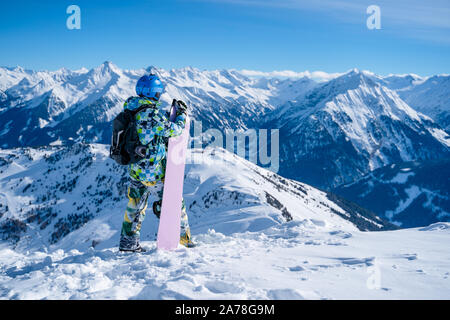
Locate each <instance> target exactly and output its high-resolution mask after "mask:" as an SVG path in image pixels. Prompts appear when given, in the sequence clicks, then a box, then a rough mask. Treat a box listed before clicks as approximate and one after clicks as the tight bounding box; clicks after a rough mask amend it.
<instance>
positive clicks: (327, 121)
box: [264, 69, 450, 188]
mask: <svg viewBox="0 0 450 320" xmlns="http://www.w3.org/2000/svg"><path fill="white" fill-rule="evenodd" d="M267 118H268V120H267V122H266V123H265V125H264V126H265V127H267V128H270V127H272V128H280V141H281V143H280V159H281V162H280V172H279V173H280V174H281V175H283V176H286V177H289V178H293V179H295V180H298V181H305V182H307V183H310V184H312V185H315V186H320V187H323V188H330V187H336V186H338V185H341V184H345V183H349V182H352V181H353V180H355V179H357V178H359V177H361V176H363V175H365V174H366V173H368V172H370V171H372V170H374V169H377V168H380V167H382V166H385V165H389V164H392V163H399V162H404V161H411V160H427V159H438V158H442V157H446V156H448V154H449V146H450V139H449V137H448V135H447V133H446V132H445V131H444V130H442V129H441V128H440V127H439V126H438V125H437V124H435V123H434V122H433V121H432V120H431V119H430V118H429V117H427V116H425V115H423V114H421V113H418V112H416V111H415V110H414V109H412V108H411V107H410V106H409V105H408V104H406V103H405V102H404V101H403V100H402V99H401V98H400V97H399V96H398V94H397V93H396V92H395V91H392V90H390V89H388V88H387V87H385V86H382V85H380V83H379V82H378V81H374V80H373V76H372V75H371V74H368V73H366V72H363V71H359V70H356V69H355V70H352V71H350V72H348V73H346V74H344V75H342V76H340V77H338V78H335V79H333V80H331V81H329V82H326V83H324V84H321V85H317V86H315V87H314V88H313V89H312V90H310V91H308V92H307V93H306V94H304V95H301V96H299V97H298V98H296V99H295V100H292V101H289V102H287V103H286V104H285V105H284V106H282V107H280V108H278V109H277V110H275V111H274V112H273V113H271V114H269V115H268V116H267Z"/></svg>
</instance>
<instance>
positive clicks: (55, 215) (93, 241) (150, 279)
mask: <svg viewBox="0 0 450 320" xmlns="http://www.w3.org/2000/svg"><path fill="white" fill-rule="evenodd" d="M209 151H211V152H210V153H207V154H206V155H204V157H203V158H202V159H203V160H204V161H202V162H199V161H198V159H199V157H201V156H202V155H201V154H200V153H199V150H192V152H191V158H190V160H193V159H195V160H197V162H196V163H190V164H188V166H187V171H186V180H185V190H184V194H185V199H186V203H187V208H188V212H189V218H190V224H191V227H192V232H193V235H194V241H195V242H197V243H198V247H197V248H194V249H190V250H188V249H186V248H183V247H179V248H178V249H177V250H176V251H174V252H164V251H158V250H156V248H155V232H156V230H157V220H156V218H155V217H153V215H152V214H151V213H150V212H148V215H147V218H146V221H145V222H144V225H143V230H142V240H143V243H144V245H146V246H147V247H148V248H149V252H147V253H145V254H138V255H134V254H123V253H119V252H118V251H117V243H118V237H119V235H118V232H119V230H120V226H121V222H122V214H123V210H124V207H125V205H126V198H125V187H126V184H125V179H124V178H122V175H124V174H125V171H124V170H123V168H119V167H118V166H116V165H115V164H114V163H113V162H112V161H111V160H109V159H108V157H107V154H108V153H107V146H105V145H100V144H92V145H83V144H76V145H74V147H73V148H71V149H69V148H67V147H57V146H55V147H45V148H38V149H33V148H26V149H14V150H2V151H1V163H0V165H1V169H0V171H1V176H0V191H1V195H0V199H1V207H0V209H1V210H0V212H1V213H0V215H1V217H0V221H1V222H2V226H5V222H8V223H7V224H6V225H7V226H8V229H7V230H9V231H10V232H9V233H8V232H5V231H6V229H5V228H2V229H1V232H2V237H3V239H4V241H3V242H1V243H0V297H1V298H3V299H42V298H46V299H174V298H175V299H218V298H219V299H220V298H221V299H268V298H269V299H304V298H305V299H336V298H344V299H347V298H358V299H360V298H378V299H379V298H386V299H391V298H426V299H429V298H438V299H439V298H441V299H444V298H449V295H448V293H449V291H448V290H446V288H448V286H449V272H448V270H449V265H450V255H449V253H448V250H447V245H446V244H447V243H448V241H449V238H450V233H449V231H450V225H449V224H446V223H440V224H436V225H432V226H430V227H428V228H423V229H409V230H398V231H378V232H362V231H360V230H358V228H357V227H356V226H355V224H353V223H352V222H350V221H349V220H346V219H343V218H347V219H352V218H353V219H359V220H356V222H358V221H359V223H360V225H361V226H365V227H366V226H368V225H369V226H371V227H372V228H373V229H374V230H379V229H381V228H383V224H384V222H383V221H382V220H380V219H377V218H374V219H371V217H370V216H367V217H365V216H361V214H363V213H364V211H359V209H358V208H357V207H354V208H353V210H351V211H346V210H344V209H342V207H340V206H339V205H338V204H337V203H336V202H333V201H331V200H330V195H327V194H326V193H324V192H322V191H319V190H317V189H314V188H312V187H310V186H308V185H305V184H302V183H298V182H295V181H292V180H287V179H284V178H281V177H279V176H277V175H275V174H273V173H271V172H269V171H267V170H264V169H262V168H259V167H257V166H255V165H254V164H251V163H249V162H247V161H245V160H243V159H241V158H239V157H236V156H235V155H233V154H230V153H228V152H226V151H224V150H222V149H214V150H209ZM193 157H194V158H193ZM191 162H192V161H191ZM358 215H359V216H358ZM364 223H365V225H364ZM12 226H14V227H15V228H14V227H13V228H11V227H12ZM386 227H389V226H388V225H387V224H385V228H386ZM11 231H15V232H11ZM430 248H433V249H432V250H430Z"/></svg>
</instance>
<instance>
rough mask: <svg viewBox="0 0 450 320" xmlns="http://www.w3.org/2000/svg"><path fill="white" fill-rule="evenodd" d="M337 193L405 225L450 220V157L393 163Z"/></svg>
mask: <svg viewBox="0 0 450 320" xmlns="http://www.w3.org/2000/svg"><path fill="white" fill-rule="evenodd" d="M334 192H336V193H338V194H340V195H342V196H343V197H344V198H346V199H349V200H352V201H354V202H357V203H359V204H360V205H362V206H363V207H365V208H369V209H370V210H372V211H374V212H376V213H377V214H379V215H380V216H382V217H384V218H385V219H388V220H390V221H392V222H395V223H396V224H397V225H401V227H404V228H410V227H418V226H424V225H429V224H431V223H435V222H438V221H450V160H449V159H441V160H433V161H424V162H406V163H402V164H392V165H390V166H386V167H383V168H380V169H377V170H375V171H373V172H371V173H370V174H368V175H367V176H365V177H363V178H361V179H360V180H358V181H356V182H353V183H351V184H349V185H343V186H340V187H339V188H337V189H335V190H334ZM380 199H383V201H380Z"/></svg>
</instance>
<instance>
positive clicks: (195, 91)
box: [0, 61, 315, 148]
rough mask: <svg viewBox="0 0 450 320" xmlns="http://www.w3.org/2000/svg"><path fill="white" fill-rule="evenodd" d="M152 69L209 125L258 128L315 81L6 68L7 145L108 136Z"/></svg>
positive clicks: (2, 137)
mask: <svg viewBox="0 0 450 320" xmlns="http://www.w3.org/2000/svg"><path fill="white" fill-rule="evenodd" d="M147 72H153V73H157V74H158V75H159V76H160V77H161V78H162V80H163V81H164V83H165V85H166V94H164V95H163V96H162V102H163V107H166V106H167V105H168V104H170V103H171V102H172V100H171V99H172V98H177V99H181V100H184V101H187V102H188V103H189V104H190V106H191V108H190V110H191V113H192V116H193V118H194V119H197V120H201V121H202V125H203V128H205V129H207V128H209V127H213V128H217V129H224V128H240V129H245V128H247V127H251V126H254V124H255V123H257V121H258V119H259V118H260V116H261V115H264V114H265V113H267V112H268V111H271V110H273V109H274V108H275V106H277V105H279V104H281V103H284V102H285V101H287V100H289V99H292V98H293V97H295V96H297V95H299V94H300V93H302V92H303V91H305V90H307V89H309V88H311V87H312V86H314V85H315V82H314V81H313V80H311V79H309V78H302V79H296V80H290V79H285V80H278V79H266V78H259V79H251V78H248V77H246V76H244V75H243V74H242V73H240V72H238V71H234V70H217V71H200V70H198V69H195V68H191V67H187V68H182V69H178V70H169V71H168V70H163V69H158V68H155V67H149V68H147V69H139V70H122V69H120V68H118V67H117V66H116V65H114V64H113V63H111V62H108V61H107V62H105V63H103V64H102V65H100V66H99V67H97V68H93V69H91V70H87V69H81V70H78V71H70V70H67V69H60V70H57V71H54V72H48V71H40V72H34V71H30V70H24V69H22V68H19V67H18V68H0V90H1V94H0V125H1V126H2V128H3V130H2V132H1V134H0V146H2V147H3V148H9V147H16V146H36V145H48V144H50V143H55V142H56V143H58V142H59V141H65V142H67V141H69V140H76V141H80V140H84V141H89V142H102V143H107V142H109V141H110V133H111V123H110V121H111V120H112V119H113V118H114V117H115V116H116V115H117V114H118V113H119V112H120V111H121V110H122V107H123V103H124V101H125V100H126V99H127V98H128V97H129V96H132V95H135V91H134V88H135V84H136V82H137V80H138V78H139V77H140V76H142V75H143V74H145V73H147Z"/></svg>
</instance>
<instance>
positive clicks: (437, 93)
mask: <svg viewBox="0 0 450 320" xmlns="http://www.w3.org/2000/svg"><path fill="white" fill-rule="evenodd" d="M398 94H399V95H400V97H402V99H403V100H404V101H405V102H407V103H408V104H409V105H410V106H411V107H413V108H414V109H415V110H417V111H419V112H421V113H423V114H426V115H427V116H429V117H430V118H432V119H433V120H434V121H436V123H438V124H439V125H440V126H441V127H443V128H444V129H446V130H447V132H450V75H436V76H432V77H429V78H427V79H426V80H424V81H421V82H416V83H415V84H414V85H412V86H409V87H406V88H404V89H403V90H399V91H398Z"/></svg>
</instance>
